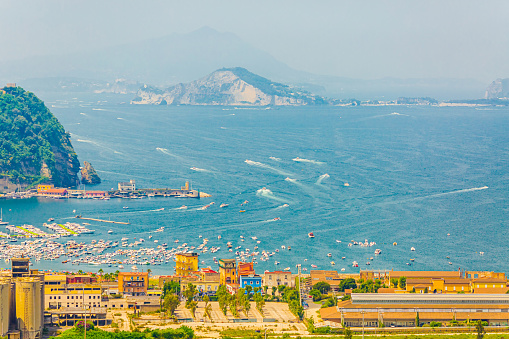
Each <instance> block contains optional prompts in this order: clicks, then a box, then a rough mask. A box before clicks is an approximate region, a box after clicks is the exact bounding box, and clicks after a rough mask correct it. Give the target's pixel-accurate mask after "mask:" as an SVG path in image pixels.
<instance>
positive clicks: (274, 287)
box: [271, 286, 277, 296]
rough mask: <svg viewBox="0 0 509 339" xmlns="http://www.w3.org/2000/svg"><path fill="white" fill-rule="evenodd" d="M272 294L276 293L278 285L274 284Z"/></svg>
mask: <svg viewBox="0 0 509 339" xmlns="http://www.w3.org/2000/svg"><path fill="white" fill-rule="evenodd" d="M271 289H272V295H273V296H274V295H276V291H277V287H276V286H272V288H271Z"/></svg>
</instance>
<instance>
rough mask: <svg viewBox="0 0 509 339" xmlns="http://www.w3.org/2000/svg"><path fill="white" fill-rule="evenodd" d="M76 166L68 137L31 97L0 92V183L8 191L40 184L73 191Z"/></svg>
mask: <svg viewBox="0 0 509 339" xmlns="http://www.w3.org/2000/svg"><path fill="white" fill-rule="evenodd" d="M79 165H80V164H79V161H78V157H77V155H76V152H75V151H74V149H73V147H72V145H71V140H70V136H69V133H66V132H65V130H64V128H63V127H62V125H61V124H60V123H59V122H58V120H57V118H55V116H54V115H53V114H52V113H51V112H50V111H49V110H48V108H47V107H46V106H45V105H44V103H43V102H42V101H41V100H40V99H39V98H37V97H36V96H35V94H33V93H31V92H27V91H25V90H23V89H22V88H21V87H15V86H14V85H11V86H6V87H4V88H3V89H0V179H1V181H2V183H4V184H5V185H4V187H8V188H7V190H8V191H9V190H13V189H14V188H17V189H19V188H23V187H27V186H30V185H35V184H37V183H40V182H48V183H52V184H54V185H55V186H57V187H74V186H76V185H77V184H78V183H79V179H78V176H77V173H78V171H79ZM4 187H2V188H4ZM2 190H3V191H5V189H2Z"/></svg>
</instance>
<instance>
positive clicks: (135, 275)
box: [118, 272, 148, 296]
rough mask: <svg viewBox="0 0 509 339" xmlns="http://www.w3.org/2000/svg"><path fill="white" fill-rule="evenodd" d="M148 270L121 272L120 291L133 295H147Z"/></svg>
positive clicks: (119, 278) (119, 277)
mask: <svg viewBox="0 0 509 339" xmlns="http://www.w3.org/2000/svg"><path fill="white" fill-rule="evenodd" d="M147 291H148V273H147V272H120V273H119V275H118V293H120V294H123V295H131V296H142V295H147Z"/></svg>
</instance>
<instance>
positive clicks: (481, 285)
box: [470, 275, 509, 294]
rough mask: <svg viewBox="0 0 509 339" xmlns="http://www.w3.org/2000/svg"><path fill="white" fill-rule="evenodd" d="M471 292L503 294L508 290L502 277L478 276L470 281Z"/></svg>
mask: <svg viewBox="0 0 509 339" xmlns="http://www.w3.org/2000/svg"><path fill="white" fill-rule="evenodd" d="M470 289H471V290H472V293H490V294H505V293H507V292H508V291H509V288H508V287H507V280H506V279H505V275H504V278H487V277H486V278H478V279H472V280H471V281H470Z"/></svg>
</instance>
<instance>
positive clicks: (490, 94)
mask: <svg viewBox="0 0 509 339" xmlns="http://www.w3.org/2000/svg"><path fill="white" fill-rule="evenodd" d="M484 98H485V99H502V98H509V78H506V79H497V80H495V81H493V82H492V83H491V84H490V85H489V86H488V88H487V89H486V94H485V95H484Z"/></svg>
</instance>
